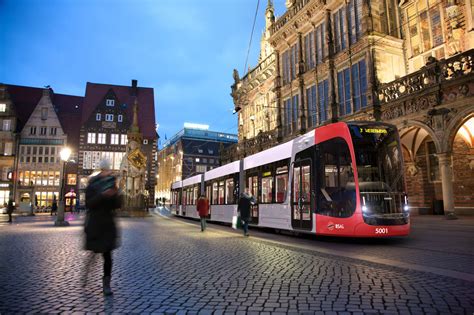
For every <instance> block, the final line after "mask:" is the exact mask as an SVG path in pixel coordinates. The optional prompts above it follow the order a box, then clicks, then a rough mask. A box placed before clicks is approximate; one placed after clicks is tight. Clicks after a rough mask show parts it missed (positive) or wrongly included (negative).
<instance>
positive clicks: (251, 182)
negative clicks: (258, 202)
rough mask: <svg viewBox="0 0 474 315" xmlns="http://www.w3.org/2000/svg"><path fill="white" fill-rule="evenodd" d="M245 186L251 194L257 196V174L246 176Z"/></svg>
mask: <svg viewBox="0 0 474 315" xmlns="http://www.w3.org/2000/svg"><path fill="white" fill-rule="evenodd" d="M247 187H248V189H249V191H250V194H251V195H252V196H254V197H255V196H258V176H257V175H255V176H251V177H249V178H247Z"/></svg>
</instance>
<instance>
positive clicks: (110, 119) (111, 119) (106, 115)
mask: <svg viewBox="0 0 474 315" xmlns="http://www.w3.org/2000/svg"><path fill="white" fill-rule="evenodd" d="M105 121H114V114H105Z"/></svg>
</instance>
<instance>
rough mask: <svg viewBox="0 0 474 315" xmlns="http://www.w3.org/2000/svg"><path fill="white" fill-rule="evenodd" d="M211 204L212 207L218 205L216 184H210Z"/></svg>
mask: <svg viewBox="0 0 474 315" xmlns="http://www.w3.org/2000/svg"><path fill="white" fill-rule="evenodd" d="M212 204H213V205H218V204H219V194H218V187H217V182H215V183H212Z"/></svg>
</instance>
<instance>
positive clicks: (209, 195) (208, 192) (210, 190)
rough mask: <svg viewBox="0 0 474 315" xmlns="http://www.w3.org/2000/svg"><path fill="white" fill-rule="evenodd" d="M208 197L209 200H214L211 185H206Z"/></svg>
mask: <svg viewBox="0 0 474 315" xmlns="http://www.w3.org/2000/svg"><path fill="white" fill-rule="evenodd" d="M206 197H207V200H212V198H211V197H212V187H211V185H206Z"/></svg>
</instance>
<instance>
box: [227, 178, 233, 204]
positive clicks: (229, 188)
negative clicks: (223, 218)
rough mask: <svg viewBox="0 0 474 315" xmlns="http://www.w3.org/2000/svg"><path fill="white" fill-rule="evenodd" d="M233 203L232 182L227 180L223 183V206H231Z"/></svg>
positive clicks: (230, 179) (229, 179)
mask: <svg viewBox="0 0 474 315" xmlns="http://www.w3.org/2000/svg"><path fill="white" fill-rule="evenodd" d="M233 203H234V180H233V179H232V178H228V179H227V180H226V181H225V204H226V205H231V204H233Z"/></svg>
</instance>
